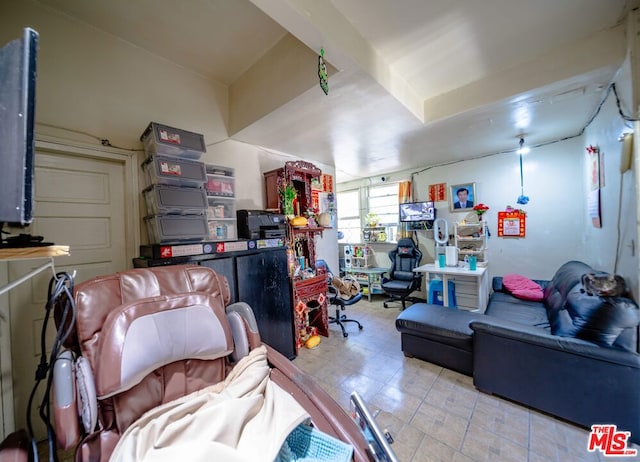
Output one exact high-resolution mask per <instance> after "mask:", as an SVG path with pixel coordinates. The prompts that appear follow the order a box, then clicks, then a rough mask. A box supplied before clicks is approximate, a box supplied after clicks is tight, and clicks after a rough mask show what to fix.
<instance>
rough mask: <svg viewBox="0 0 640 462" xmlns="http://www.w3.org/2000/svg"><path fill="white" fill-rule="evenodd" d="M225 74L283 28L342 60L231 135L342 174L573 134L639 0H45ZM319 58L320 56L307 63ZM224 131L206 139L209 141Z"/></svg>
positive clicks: (208, 72)
mask: <svg viewBox="0 0 640 462" xmlns="http://www.w3.org/2000/svg"><path fill="white" fill-rule="evenodd" d="M40 2H41V3H43V4H45V5H48V6H50V7H52V8H55V9H58V10H61V11H63V12H65V13H66V14H68V15H70V16H73V17H75V18H78V19H79V20H81V21H84V22H87V23H89V24H91V25H93V26H95V27H97V28H99V29H101V30H104V31H106V32H108V33H111V34H113V35H116V36H118V37H121V38H122V39H123V40H126V41H128V42H131V43H133V44H135V45H137V46H139V47H141V48H144V49H146V50H148V51H150V52H153V53H155V54H158V55H161V56H163V57H165V58H166V59H168V60H170V61H173V62H175V63H177V64H179V65H181V66H184V67H186V68H189V69H193V70H194V71H196V72H198V73H200V74H202V75H205V76H208V77H210V78H212V79H215V80H217V81H219V82H221V83H223V84H225V85H231V84H233V83H234V82H236V81H237V80H238V79H239V78H240V77H241V76H242V75H243V74H244V73H245V72H246V71H247V70H248V69H250V68H251V66H252V65H253V64H254V63H255V62H256V61H257V60H258V59H259V58H260V57H262V56H263V55H264V54H265V53H266V52H267V51H268V50H269V49H271V48H272V47H273V46H274V45H275V44H276V43H277V42H278V41H279V40H280V39H282V38H283V37H284V36H285V35H286V34H287V32H288V33H291V34H292V35H294V36H295V37H296V38H297V39H298V40H300V41H301V42H303V43H304V44H306V45H307V46H308V47H309V48H310V49H312V50H314V52H315V53H317V52H318V50H319V49H320V47H324V49H325V50H326V53H327V54H326V57H327V60H328V61H329V62H330V63H331V64H332V65H333V66H335V67H336V68H337V69H338V70H339V72H337V73H335V74H333V75H330V78H329V95H328V96H325V95H324V93H323V92H322V90H321V89H320V88H319V87H315V88H312V89H310V90H308V91H306V92H304V93H303V94H301V95H299V96H297V97H296V98H295V99H293V100H291V101H289V102H288V103H286V104H285V105H283V106H281V107H279V108H277V109H275V110H274V111H272V112H271V113H269V114H267V115H266V116H264V117H262V118H261V119H259V120H257V121H255V122H254V123H252V124H251V125H249V126H248V127H246V128H244V129H242V130H241V131H239V132H238V133H234V134H232V135H231V138H233V139H237V140H240V141H244V142H248V143H251V144H254V145H258V146H261V147H262V148H264V149H266V150H272V151H276V152H282V153H287V154H291V155H293V156H295V157H300V158H304V159H308V160H310V161H312V162H313V161H316V162H322V163H325V164H329V165H335V166H336V180H337V181H338V182H344V181H349V180H351V179H356V178H361V177H369V176H378V175H382V174H388V173H391V172H394V171H399V170H406V169H418V168H421V167H426V166H429V165H434V164H440V163H446V162H451V161H455V160H460V159H465V158H472V157H479V156H482V155H486V154H491V153H495V152H501V151H505V150H512V149H515V148H516V147H517V143H518V135H520V134H525V139H526V142H527V144H531V145H536V144H541V143H547V142H551V141H554V140H557V139H561V138H565V137H570V136H574V135H577V134H579V133H580V132H581V130H582V129H583V127H584V126H585V125H586V123H587V122H588V121H589V119H590V118H591V117H592V115H593V114H594V111H595V110H596V108H597V106H598V104H599V103H600V101H601V100H602V98H603V97H604V94H605V91H606V89H607V88H608V85H609V83H610V82H611V81H612V80H613V77H614V75H615V72H616V71H617V70H618V68H619V66H620V64H621V62H622V59H623V58H624V53H625V41H624V40H625V39H624V34H623V27H622V26H623V25H624V17H625V15H626V13H627V12H628V11H629V10H630V9H631V8H633V7H636V6H638V0H536V1H532V0H483V1H481V2H480V1H477V0H323V1H320V0H183V1H180V2H176V1H175V0H136V1H131V0H109V1H86V0H40ZM314 65H315V63H314ZM216 141H220V140H209V139H207V142H208V143H211V142H216Z"/></svg>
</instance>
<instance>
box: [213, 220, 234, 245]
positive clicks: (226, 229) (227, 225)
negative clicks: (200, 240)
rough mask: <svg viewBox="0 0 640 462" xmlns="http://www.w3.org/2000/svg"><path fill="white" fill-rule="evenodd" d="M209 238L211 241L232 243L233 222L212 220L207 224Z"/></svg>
mask: <svg viewBox="0 0 640 462" xmlns="http://www.w3.org/2000/svg"><path fill="white" fill-rule="evenodd" d="M208 225H209V238H210V239H211V240H212V241H234V240H236V239H237V237H236V223H235V221H220V220H213V221H209V222H208Z"/></svg>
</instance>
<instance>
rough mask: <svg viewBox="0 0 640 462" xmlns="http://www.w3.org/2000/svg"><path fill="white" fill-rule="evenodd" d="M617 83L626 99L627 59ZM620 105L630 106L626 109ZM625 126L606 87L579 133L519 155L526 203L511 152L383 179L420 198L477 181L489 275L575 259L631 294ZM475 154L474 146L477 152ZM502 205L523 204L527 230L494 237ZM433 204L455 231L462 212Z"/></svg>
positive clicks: (631, 199)
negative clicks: (592, 208)
mask: <svg viewBox="0 0 640 462" xmlns="http://www.w3.org/2000/svg"><path fill="white" fill-rule="evenodd" d="M616 84H617V87H618V93H619V95H620V97H621V98H622V101H623V106H624V102H625V101H630V95H629V94H630V86H631V84H630V71H629V65H628V62H627V63H625V65H624V66H623V68H622V69H621V70H620V72H619V74H618V77H617V80H616ZM623 109H624V107H623ZM624 112H625V113H626V114H629V111H628V110H624ZM627 125H629V124H627ZM629 126H630V125H629ZM625 130H626V131H630V129H629V128H628V127H626V126H625V123H624V122H623V120H622V118H621V117H620V116H619V114H618V108H617V106H616V102H615V98H614V95H613V94H610V95H609V96H608V98H607V99H606V101H605V102H604V104H603V106H602V108H601V110H600V112H599V114H598V115H597V117H596V118H595V119H594V121H593V122H592V123H591V124H590V125H589V127H587V128H586V130H585V131H584V133H583V134H582V135H581V136H578V137H575V138H572V139H570V140H566V141H562V142H558V143H553V144H549V145H548V146H545V147H539V148H535V149H532V150H531V152H530V153H529V154H527V155H525V156H524V159H523V167H524V193H525V194H526V195H527V196H529V197H530V202H529V203H528V204H527V205H521V206H518V204H517V203H516V199H517V197H518V196H519V195H520V172H519V158H518V155H517V154H515V153H512V154H500V155H495V156H489V157H485V158H481V159H476V160H470V161H464V162H458V163H455V164H451V165H447V166H441V167H433V168H428V169H425V170H424V171H422V172H420V173H415V172H412V171H403V172H396V173H393V174H391V175H389V176H388V180H387V181H400V180H408V179H412V180H413V188H414V198H415V199H416V200H426V199H427V197H428V186H429V185H430V184H433V183H447V185H453V184H462V183H469V182H475V185H476V195H477V197H476V203H477V202H483V203H485V204H487V205H489V207H490V210H489V212H487V214H486V216H485V218H486V220H487V222H488V224H489V229H490V232H491V238H490V239H489V243H488V249H489V250H488V259H489V268H490V274H491V275H502V274H506V273H510V272H515V273H520V274H524V275H526V276H528V277H531V278H536V279H549V278H551V277H552V276H553V274H554V273H555V270H556V269H557V268H558V266H559V265H561V264H562V263H564V262H565V261H567V260H571V259H577V260H581V261H584V262H586V263H588V264H590V265H592V266H593V267H594V268H596V269H599V270H602V271H607V272H616V273H618V274H621V275H623V276H624V277H625V279H626V280H627V283H628V284H629V286H630V288H631V289H632V293H633V294H634V297H635V298H636V300H637V299H638V272H637V269H636V268H637V267H638V257H637V254H635V253H634V249H635V248H636V247H637V239H638V237H637V229H636V222H637V214H636V204H637V199H636V192H635V173H634V171H632V170H630V171H627V172H625V173H623V174H621V173H620V171H619V166H620V155H621V149H622V143H620V142H619V141H618V137H619V135H620V134H621V133H622V132H623V131H625ZM525 141H526V140H525ZM589 145H597V146H599V147H600V149H601V151H602V152H603V153H604V171H605V186H604V188H603V189H602V190H601V202H602V205H601V207H602V228H599V229H596V228H594V227H593V226H592V224H591V219H590V218H589V216H588V213H587V192H588V184H589V183H588V178H589V176H588V175H589V171H588V162H587V153H586V147H587V146H589ZM515 148H517V140H516V139H515V138H514V149H515ZM481 154H482V153H477V155H478V157H480V155H481ZM379 182H380V181H379V178H371V179H366V180H360V181H355V182H351V183H344V184H340V185H338V186H339V187H338V190H340V191H345V190H349V189H354V188H357V187H361V186H369V185H370V184H376V183H379ZM507 205H512V206H514V207H519V208H522V209H524V210H526V212H527V219H526V221H527V228H526V237H524V238H522V239H516V238H499V237H498V235H497V234H498V233H497V212H498V211H500V210H504V209H505V207H506V206H507ZM436 207H437V209H438V216H439V217H442V218H445V219H446V220H447V221H448V223H449V231H450V233H453V224H454V223H455V222H456V221H460V220H461V219H462V218H464V216H465V215H466V214H465V213H461V212H457V213H454V212H450V211H449V203H448V202H437V203H436ZM418 241H419V244H420V248H421V250H422V251H423V252H424V253H425V257H424V260H423V261H424V262H425V263H427V262H432V261H433V252H434V241H433V239H432V233H428V232H422V231H421V232H418ZM381 260H384V261H385V262H386V261H387V259H384V258H381ZM383 266H384V265H383Z"/></svg>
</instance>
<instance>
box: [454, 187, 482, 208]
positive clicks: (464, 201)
mask: <svg viewBox="0 0 640 462" xmlns="http://www.w3.org/2000/svg"><path fill="white" fill-rule="evenodd" d="M465 191H466V193H465ZM475 204H476V184H475V183H460V184H454V185H451V186H449V211H451V212H470V211H471V210H473V206H474V205H475Z"/></svg>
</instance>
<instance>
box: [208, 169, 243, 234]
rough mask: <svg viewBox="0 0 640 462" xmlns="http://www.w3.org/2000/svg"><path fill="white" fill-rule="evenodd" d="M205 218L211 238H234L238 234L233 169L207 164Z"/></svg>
mask: <svg viewBox="0 0 640 462" xmlns="http://www.w3.org/2000/svg"><path fill="white" fill-rule="evenodd" d="M206 172H207V182H206V183H205V185H204V188H205V191H206V192H207V200H208V209H207V220H208V226H209V236H210V238H211V240H214V241H223V240H235V239H237V236H238V227H237V218H236V199H235V197H236V183H235V178H234V170H233V169H232V168H229V167H221V166H219V165H207V166H206Z"/></svg>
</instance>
